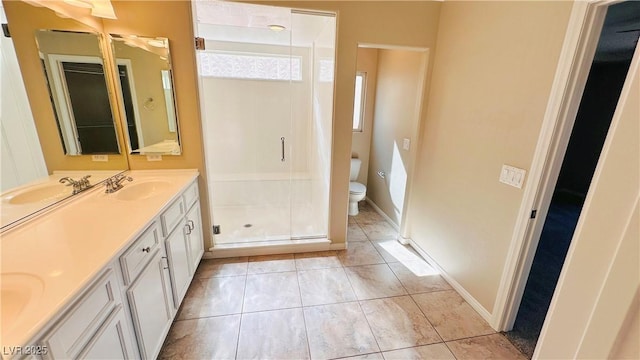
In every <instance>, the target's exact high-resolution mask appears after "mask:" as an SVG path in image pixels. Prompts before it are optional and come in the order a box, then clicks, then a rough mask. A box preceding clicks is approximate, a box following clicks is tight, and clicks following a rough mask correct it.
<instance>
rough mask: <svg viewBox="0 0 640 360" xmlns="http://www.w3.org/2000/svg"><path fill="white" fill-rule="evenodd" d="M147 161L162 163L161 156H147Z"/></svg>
mask: <svg viewBox="0 0 640 360" xmlns="http://www.w3.org/2000/svg"><path fill="white" fill-rule="evenodd" d="M147 161H162V155H147Z"/></svg>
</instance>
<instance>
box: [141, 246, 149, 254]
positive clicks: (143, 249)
mask: <svg viewBox="0 0 640 360" xmlns="http://www.w3.org/2000/svg"><path fill="white" fill-rule="evenodd" d="M142 251H143V252H146V253H148V252H150V251H151V248H150V247H149V246H147V247H146V248H142Z"/></svg>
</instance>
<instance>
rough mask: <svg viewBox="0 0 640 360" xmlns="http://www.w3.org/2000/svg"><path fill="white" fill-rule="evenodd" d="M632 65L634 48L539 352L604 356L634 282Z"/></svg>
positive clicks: (636, 77)
mask: <svg viewBox="0 0 640 360" xmlns="http://www.w3.org/2000/svg"><path fill="white" fill-rule="evenodd" d="M639 66H640V52H639V51H638V49H636V55H635V59H634V62H633V63H632V65H631V68H630V69H629V74H630V76H629V77H627V82H626V83H625V88H624V89H623V91H622V94H621V97H620V100H619V103H618V108H617V109H616V114H615V115H614V117H613V120H612V123H611V127H610V129H609V134H608V135H607V140H606V141H605V145H604V147H603V150H602V153H601V155H600V160H599V162H598V167H597V168H596V172H595V174H594V177H593V179H592V182H591V187H590V189H589V193H588V194H587V199H586V200H585V205H584V207H583V209H582V213H581V214H580V220H579V221H578V225H577V226H576V230H575V232H574V236H573V240H572V243H571V247H570V248H569V253H568V254H567V258H566V260H565V265H564V268H563V271H562V274H561V275H560V279H559V280H558V288H557V289H556V293H555V294H554V298H553V300H552V302H551V307H550V308H549V313H548V314H547V320H546V321H547V323H546V324H545V327H544V328H543V331H542V334H541V336H540V340H539V347H540V349H539V351H538V355H539V357H540V358H574V357H578V358H604V357H606V356H607V355H608V354H609V352H610V351H611V348H612V346H613V344H614V342H615V337H616V336H617V334H618V332H619V329H620V328H621V327H622V324H623V322H624V319H625V317H626V316H627V314H628V313H629V310H630V309H632V306H633V305H632V304H633V299H634V297H635V295H636V293H637V292H638V289H639V288H640V273H639V269H638V264H639V263H640V249H639V246H640V244H639V243H638V238H639V232H640V230H639V228H638V221H639V220H638V216H639V215H638V214H639V210H638V202H639V199H640V188H639V186H638V184H640V148H639V146H640V145H639V144H640V123H639V122H638V119H639V118H640V71H639ZM629 79H632V81H629ZM636 340H637V339H636Z"/></svg>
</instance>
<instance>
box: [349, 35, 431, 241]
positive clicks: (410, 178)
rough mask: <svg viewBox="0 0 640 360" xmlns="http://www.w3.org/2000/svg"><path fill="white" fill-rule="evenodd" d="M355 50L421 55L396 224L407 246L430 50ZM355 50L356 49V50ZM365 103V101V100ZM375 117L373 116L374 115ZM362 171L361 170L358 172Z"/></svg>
mask: <svg viewBox="0 0 640 360" xmlns="http://www.w3.org/2000/svg"><path fill="white" fill-rule="evenodd" d="M357 48H369V49H382V50H401V51H412V52H415V53H418V54H422V55H423V59H422V64H421V65H420V73H421V74H422V75H421V76H420V79H419V83H418V89H419V90H418V93H417V96H416V103H415V114H416V119H412V121H413V122H414V124H413V129H412V134H416V135H415V138H414V139H411V145H410V148H409V162H408V165H407V168H406V172H407V180H406V183H405V188H404V199H403V205H402V213H401V215H400V221H399V224H397V227H398V228H397V229H396V230H398V239H397V240H398V241H399V242H400V243H401V244H403V245H407V244H409V243H410V242H411V239H410V237H411V223H410V219H411V217H409V216H408V214H409V211H410V209H411V206H410V205H411V204H410V202H411V200H412V198H413V197H412V196H411V190H412V188H413V182H414V177H415V165H416V161H417V158H418V148H419V147H420V144H421V143H422V133H423V131H422V128H423V119H424V116H425V114H426V109H427V102H426V101H425V97H426V96H427V92H428V83H429V60H430V57H431V51H430V48H426V47H416V46H402V45H389V44H378V43H368V42H358V44H357ZM357 48H356V49H357ZM365 101H366V100H365ZM374 116H375V114H374ZM369 126H373V124H369ZM371 138H372V139H373V129H372V133H371ZM360 171H362V170H360ZM367 202H368V203H369V204H371V205H372V206H373V208H374V209H375V210H376V212H378V213H380V215H382V216H383V217H384V218H385V219H386V220H387V222H389V223H390V224H392V225H396V224H394V222H393V221H392V220H391V218H389V217H388V216H387V215H386V214H385V213H384V212H383V211H382V210H381V209H380V208H378V207H377V206H375V204H373V203H371V202H369V201H368V198H367Z"/></svg>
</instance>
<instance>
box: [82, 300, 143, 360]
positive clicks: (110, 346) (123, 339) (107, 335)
mask: <svg viewBox="0 0 640 360" xmlns="http://www.w3.org/2000/svg"><path fill="white" fill-rule="evenodd" d="M126 321H127V320H126V319H125V317H124V312H123V310H122V305H119V306H118V307H117V308H116V309H115V310H114V311H113V313H112V314H111V316H109V318H108V319H107V320H106V321H105V322H104V324H102V326H101V327H100V328H99V329H98V331H97V332H96V334H95V335H94V336H93V338H92V339H91V341H89V343H88V344H87V346H86V347H85V348H84V350H83V351H82V353H80V355H79V356H78V357H79V358H81V359H133V358H135V357H136V356H134V353H135V350H134V349H133V345H132V344H131V338H132V336H131V334H130V333H129V327H128V326H127V323H126Z"/></svg>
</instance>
